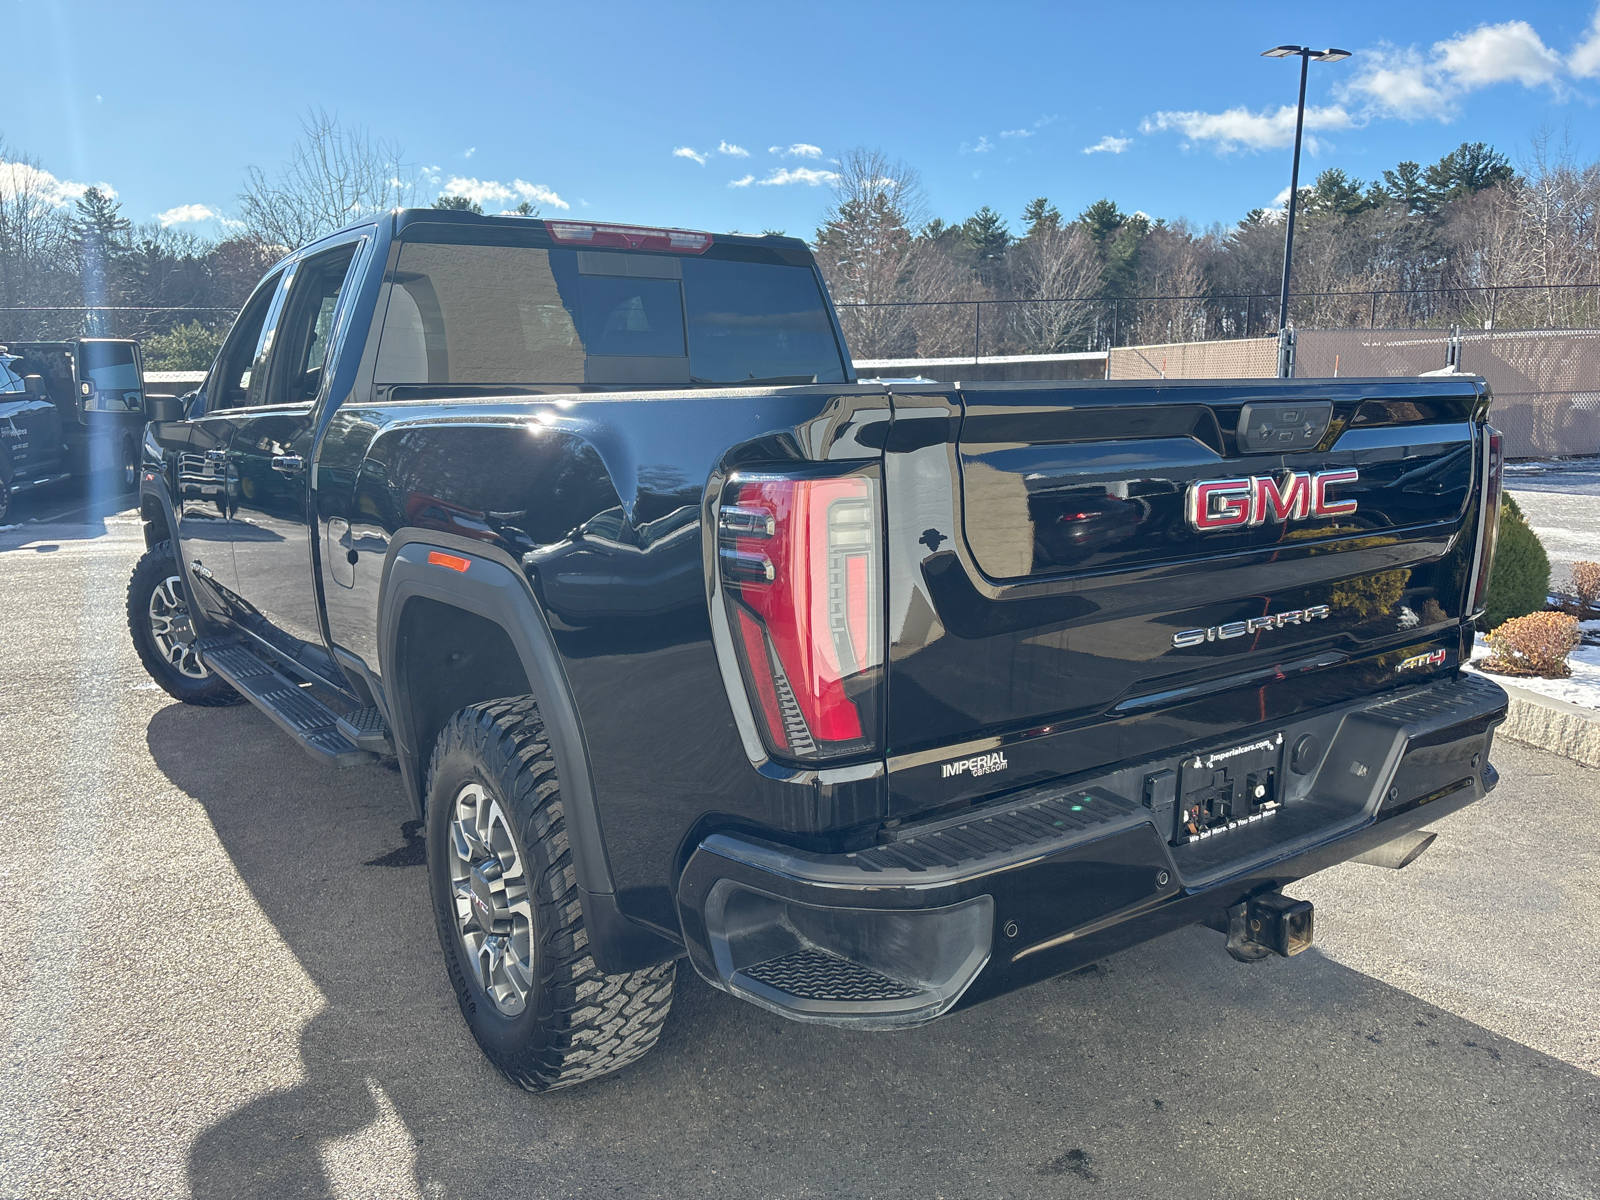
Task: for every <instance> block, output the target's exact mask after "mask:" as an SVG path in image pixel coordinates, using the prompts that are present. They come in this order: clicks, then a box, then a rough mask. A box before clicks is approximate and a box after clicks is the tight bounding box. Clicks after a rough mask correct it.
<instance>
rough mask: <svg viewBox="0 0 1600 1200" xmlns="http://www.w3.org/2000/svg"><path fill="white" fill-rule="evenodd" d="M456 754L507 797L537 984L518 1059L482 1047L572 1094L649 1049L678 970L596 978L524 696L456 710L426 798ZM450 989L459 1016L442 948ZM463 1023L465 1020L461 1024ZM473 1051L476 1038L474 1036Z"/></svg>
mask: <svg viewBox="0 0 1600 1200" xmlns="http://www.w3.org/2000/svg"><path fill="white" fill-rule="evenodd" d="M456 752H464V753H466V754H467V755H468V756H470V757H471V758H473V759H475V760H476V761H477V762H478V763H479V764H481V766H482V768H483V770H484V771H485V772H486V773H487V774H488V775H489V777H490V779H491V780H492V781H493V782H494V783H495V784H496V785H497V786H499V788H500V789H501V792H502V795H504V796H506V797H508V798H509V799H510V802H511V807H512V810H513V811H512V814H511V815H512V820H513V822H514V823H515V824H516V826H517V832H518V834H519V835H520V836H521V838H522V841H523V847H522V849H523V852H524V853H525V854H526V856H527V858H528V860H529V861H528V876H529V879H530V880H532V881H536V884H535V894H536V900H537V903H536V910H535V915H536V919H537V923H538V928H537V930H536V934H537V936H538V938H539V948H538V952H537V953H536V955H535V959H536V966H537V967H538V969H539V978H537V979H536V980H535V982H534V989H533V991H532V992H531V993H530V995H529V1004H530V1005H537V1006H538V1014H539V1016H538V1025H539V1028H538V1031H537V1034H536V1036H535V1037H533V1038H532V1039H530V1044H529V1046H528V1047H527V1048H526V1050H524V1051H522V1052H517V1053H510V1054H507V1053H504V1052H493V1051H491V1048H490V1047H489V1046H487V1045H485V1046H484V1049H485V1051H486V1052H487V1053H489V1057H490V1061H492V1062H493V1063H494V1064H495V1066H496V1067H498V1068H499V1069H500V1071H501V1072H502V1073H503V1074H505V1075H506V1076H507V1077H508V1078H509V1079H511V1080H512V1082H514V1083H516V1084H518V1085H519V1086H521V1087H524V1088H526V1089H527V1090H529V1091H534V1092H546V1091H554V1090H556V1089H558V1088H566V1087H571V1086H573V1085H574V1084H579V1083H583V1082H585V1081H587V1080H590V1079H594V1078H596V1077H598V1076H601V1075H607V1074H610V1073H611V1072H613V1071H617V1070H620V1069H621V1068H623V1067H625V1066H628V1065H629V1064H631V1063H633V1062H636V1061H637V1060H638V1059H640V1058H641V1057H643V1056H644V1054H645V1053H646V1052H648V1051H649V1050H650V1048H651V1047H652V1046H654V1045H655V1043H656V1040H657V1039H658V1038H659V1037H660V1035H661V1028H662V1024H663V1022H664V1021H665V1020H666V1017H667V1013H668V1012H669V1011H670V1010H671V1007H672V985H673V980H674V978H675V975H676V968H677V964H676V963H674V962H668V963H660V964H657V965H656V966H652V967H646V968H644V969H642V970H639V971H633V972H630V973H628V974H625V975H605V974H603V973H602V972H601V971H600V969H599V968H598V967H597V966H596V965H595V962H594V958H593V956H592V955H591V954H590V953H589V950H588V946H589V935H588V931H587V930H586V929H585V928H584V923H583V905H582V902H581V901H580V899H579V897H578V888H577V873H576V870H575V868H574V866H573V862H572V848H571V844H570V839H569V837H568V833H567V828H566V820H565V810H564V808H563V804H562V799H561V787H560V781H559V779H558V778H557V775H556V764H555V755H554V752H553V751H552V750H551V748H550V743H549V739H548V738H547V737H546V735H545V731H544V723H543V720H542V719H541V717H540V715H539V710H538V706H537V704H536V703H535V702H534V700H533V698H532V697H529V696H520V697H511V698H508V699H504V700H493V701H489V702H487V703H484V704H478V705H474V706H472V707H469V708H464V709H462V710H461V711H459V712H457V713H456V714H455V715H454V716H453V717H451V719H450V721H449V722H448V723H447V724H446V725H445V728H444V730H443V731H442V732H441V733H440V735H439V738H438V740H437V742H435V744H434V750H433V756H432V759H431V761H430V762H429V765H428V780H429V794H430V796H433V802H434V803H437V802H438V800H439V797H438V796H437V795H435V794H434V788H433V781H434V779H435V777H436V774H437V772H438V771H439V770H440V769H441V765H442V764H443V763H444V761H445V759H446V758H448V757H449V756H450V755H451V754H453V753H456ZM435 911H436V915H438V917H439V935H440V939H441V941H445V942H446V944H447V946H453V944H454V940H455V939H456V936H457V935H456V932H455V930H454V928H453V927H449V926H448V925H447V921H446V919H445V916H444V914H443V913H442V911H440V909H439V905H438V904H437V903H436V905H435ZM446 953H447V957H449V958H450V960H451V974H452V977H453V978H452V982H454V983H455V984H456V992H457V997H458V999H461V1000H462V1003H463V1009H464V1010H465V1008H466V1004H467V996H468V991H467V987H468V985H467V984H466V981H465V979H464V978H462V979H456V978H454V977H455V976H456V975H458V974H460V968H459V966H458V965H457V964H456V962H455V956H454V955H453V954H452V953H451V952H450V950H449V949H447V951H446ZM469 1023H470V1018H469ZM479 1043H480V1045H483V1041H482V1039H481V1038H480V1039H479Z"/></svg>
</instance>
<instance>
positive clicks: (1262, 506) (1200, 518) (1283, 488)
mask: <svg viewBox="0 0 1600 1200" xmlns="http://www.w3.org/2000/svg"><path fill="white" fill-rule="evenodd" d="M1360 478H1361V472H1360V471H1357V470H1355V469H1354V468H1350V469H1348V470H1344V471H1317V472H1314V473H1313V472H1310V471H1285V472H1283V474H1281V475H1279V476H1277V477H1276V478H1274V477H1273V476H1271V475H1251V476H1248V477H1247V478H1242V479H1202V480H1198V481H1196V482H1195V483H1191V484H1190V485H1189V496H1188V502H1187V504H1186V505H1185V515H1186V516H1187V517H1188V518H1189V524H1190V525H1191V526H1193V527H1194V528H1195V529H1198V530H1200V532H1202V533H1207V532H1210V531H1211V530H1213V529H1254V528H1255V527H1256V526H1257V525H1264V524H1266V523H1267V522H1268V521H1271V522H1272V523H1273V524H1274V525H1282V524H1283V523H1284V522H1285V521H1303V520H1305V519H1306V518H1307V517H1344V516H1349V515H1350V514H1351V513H1353V512H1355V510H1356V502H1355V501H1354V500H1330V499H1329V498H1328V489H1329V488H1330V487H1332V486H1334V485H1335V484H1339V483H1354V482H1355V481H1356V480H1358V479H1360Z"/></svg>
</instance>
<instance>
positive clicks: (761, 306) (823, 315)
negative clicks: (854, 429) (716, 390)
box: [683, 259, 844, 383]
mask: <svg viewBox="0 0 1600 1200" xmlns="http://www.w3.org/2000/svg"><path fill="white" fill-rule="evenodd" d="M683 293H684V296H685V298H686V300H687V302H688V308H689V358H690V361H691V363H692V365H693V370H694V375H695V377H696V378H697V379H703V380H707V381H709V382H713V383H737V382H738V381H740V380H743V379H750V378H752V377H754V378H773V377H776V378H781V379H789V378H793V379H795V380H803V381H809V380H810V379H811V377H812V376H815V377H816V381H817V382H818V383H842V382H843V381H844V369H843V367H842V366H841V365H840V362H839V348H838V345H837V343H836V342H835V341H834V336H833V322H832V321H830V320H829V319H828V310H827V309H826V308H824V307H823V303H822V292H821V290H820V289H819V288H818V287H817V279H816V276H815V275H814V274H813V273H812V271H811V269H810V268H809V267H789V266H776V265H773V264H769V263H750V262H729V261H727V260H722V259H686V260H685V261H684V264H683Z"/></svg>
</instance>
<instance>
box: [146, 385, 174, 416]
mask: <svg viewBox="0 0 1600 1200" xmlns="http://www.w3.org/2000/svg"><path fill="white" fill-rule="evenodd" d="M144 419H145V420H146V421H181V420H183V401H181V400H179V399H178V398H177V397H176V396H153V395H151V394H149V393H148V392H146V393H145V397H144Z"/></svg>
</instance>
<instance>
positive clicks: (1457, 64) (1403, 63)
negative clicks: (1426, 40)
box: [1339, 21, 1600, 121]
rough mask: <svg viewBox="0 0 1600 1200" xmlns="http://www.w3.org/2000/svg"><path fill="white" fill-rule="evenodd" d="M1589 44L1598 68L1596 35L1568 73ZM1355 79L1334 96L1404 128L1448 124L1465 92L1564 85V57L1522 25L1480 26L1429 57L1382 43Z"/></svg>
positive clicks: (1360, 64) (1363, 60)
mask: <svg viewBox="0 0 1600 1200" xmlns="http://www.w3.org/2000/svg"><path fill="white" fill-rule="evenodd" d="M1591 44H1593V46H1594V51H1593V57H1594V59H1595V64H1594V65H1595V66H1596V67H1600V30H1597V31H1596V35H1595V36H1594V37H1592V38H1591V41H1590V42H1586V43H1584V44H1583V45H1582V46H1580V47H1579V48H1578V49H1577V50H1576V51H1574V53H1573V64H1572V69H1573V70H1574V71H1575V72H1576V73H1578V74H1582V73H1583V71H1582V70H1580V65H1586V64H1587V63H1588V59H1589V47H1590V46H1591ZM1356 63H1357V69H1356V73H1355V76H1354V77H1353V78H1352V79H1350V80H1349V82H1348V83H1346V84H1344V85H1343V86H1341V87H1340V89H1339V94H1340V95H1341V97H1343V98H1345V99H1350V100H1360V101H1362V102H1364V103H1365V104H1367V105H1368V106H1370V108H1371V109H1372V111H1373V112H1375V113H1376V114H1378V115H1380V116H1385V117H1399V118H1401V119H1402V120H1406V121H1415V120H1420V119H1423V118H1429V117H1431V118H1433V119H1435V120H1439V121H1449V120H1451V119H1452V118H1453V117H1454V116H1455V115H1456V112H1457V110H1458V108H1459V103H1460V100H1461V98H1462V97H1463V96H1465V95H1467V94H1468V93H1469V92H1474V91H1477V90H1478V89H1479V88H1485V87H1490V86H1492V85H1494V84H1497V83H1520V84H1521V85H1522V86H1523V87H1525V88H1536V87H1545V86H1549V87H1553V88H1557V89H1559V88H1560V86H1561V73H1562V69H1563V66H1564V64H1563V63H1562V61H1561V56H1560V55H1559V54H1557V53H1556V52H1555V51H1554V50H1552V49H1550V48H1549V47H1548V46H1546V45H1545V44H1544V42H1543V41H1542V40H1541V39H1540V37H1539V35H1538V33H1537V32H1535V30H1534V28H1533V26H1531V25H1529V24H1528V23H1527V22H1526V21H1506V22H1504V23H1503V24H1500V25H1480V26H1478V28H1476V29H1474V30H1473V31H1472V32H1470V33H1458V34H1456V35H1455V36H1454V37H1450V38H1446V39H1445V40H1444V41H1441V42H1435V43H1434V44H1433V46H1432V47H1431V49H1430V51H1429V53H1428V54H1427V56H1424V55H1423V54H1422V53H1421V52H1420V51H1418V50H1417V49H1416V48H1415V47H1405V48H1400V47H1396V46H1391V45H1388V44H1387V43H1384V44H1380V45H1379V46H1378V47H1377V48H1376V49H1373V50H1366V51H1362V52H1361V53H1360V54H1359V55H1358V56H1357V58H1356Z"/></svg>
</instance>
